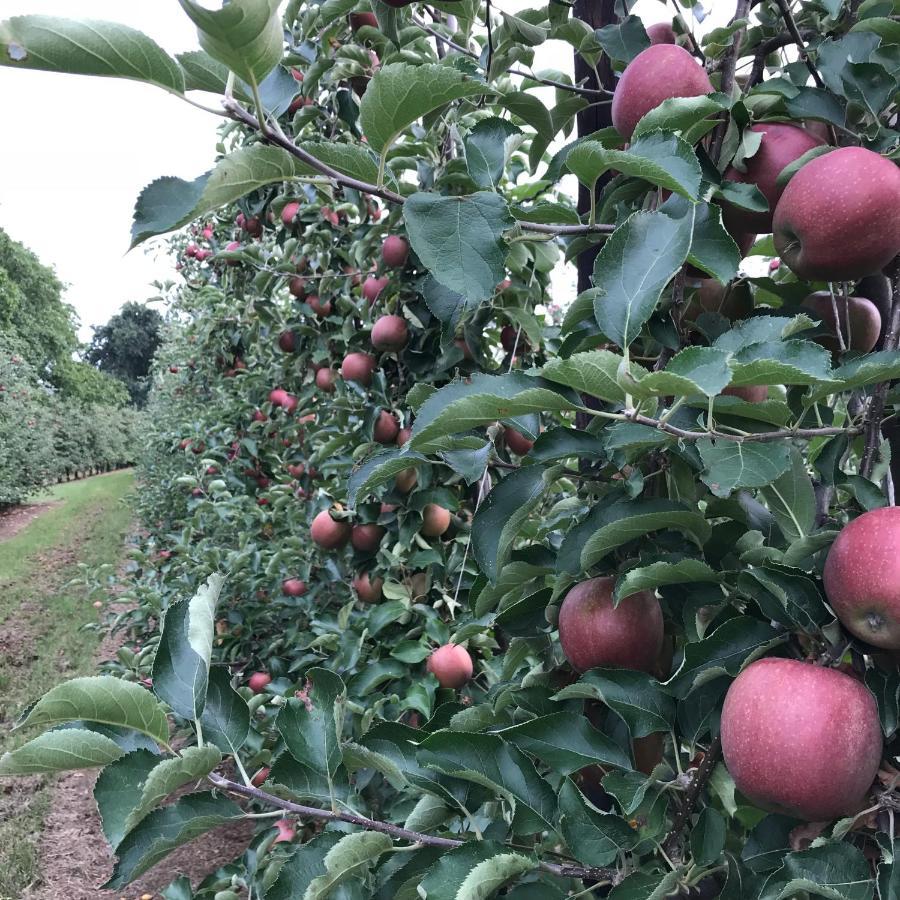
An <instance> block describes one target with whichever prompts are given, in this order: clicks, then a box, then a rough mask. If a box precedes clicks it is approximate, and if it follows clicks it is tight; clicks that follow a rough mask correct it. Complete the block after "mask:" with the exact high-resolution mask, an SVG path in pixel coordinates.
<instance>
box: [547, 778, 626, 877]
mask: <svg viewBox="0 0 900 900" xmlns="http://www.w3.org/2000/svg"><path fill="white" fill-rule="evenodd" d="M559 811H560V815H561V819H560V829H559V830H560V832H561V833H562V836H563V840H565V842H566V843H567V844H568V845H569V850H571V851H572V854H573V856H574V857H575V859H577V860H578V862H580V863H581V864H582V865H586V866H608V865H609V864H610V863H612V862H613V861H614V860H615V859H616V858H617V857H618V856H619V854H620V853H625V852H627V851H629V850H632V849H633V848H634V847H635V846H636V845H637V843H638V841H639V840H640V835H639V834H638V832H637V831H636V830H635V829H634V828H632V827H631V826H630V825H629V824H628V823H627V822H626V821H625V820H624V819H622V818H621V817H620V816H615V815H612V814H609V813H598V812H595V811H594V810H593V809H591V808H590V807H589V806H588V804H587V801H586V800H585V799H584V797H583V796H582V795H581V792H580V791H579V790H578V788H577V787H575V785H574V783H573V782H572V780H571V779H569V778H567V779H566V780H565V781H564V782H563V785H562V788H560V792H559Z"/></svg>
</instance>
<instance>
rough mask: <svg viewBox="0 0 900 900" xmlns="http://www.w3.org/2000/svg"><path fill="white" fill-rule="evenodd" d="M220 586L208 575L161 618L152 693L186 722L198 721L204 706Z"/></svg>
mask: <svg viewBox="0 0 900 900" xmlns="http://www.w3.org/2000/svg"><path fill="white" fill-rule="evenodd" d="M224 583H225V576H224V575H210V576H209V578H208V579H207V581H206V584H204V585H203V586H202V587H201V588H200V589H199V590H198V591H197V593H196V594H194V596H193V597H192V598H191V599H190V600H186V599H185V600H179V601H177V602H176V603H173V604H172V605H171V606H169V608H168V609H167V610H166V611H165V613H164V615H163V621H162V628H161V634H160V638H159V647H158V648H157V650H156V656H155V657H154V659H153V670H152V675H153V693H154V694H156V696H157V697H159V699H160V700H162V701H163V702H164V703H168V705H169V706H170V707H171V708H172V710H173V711H174V712H175V714H176V715H178V716H181V717H182V718H183V719H189V720H190V721H194V720H195V719H198V718H200V715H201V713H202V712H203V706H204V704H205V703H206V685H207V680H208V678H209V663H210V657H211V655H212V642H213V637H214V635H215V618H216V603H217V602H218V600H219V594H220V593H221V591H222V585H223V584H224Z"/></svg>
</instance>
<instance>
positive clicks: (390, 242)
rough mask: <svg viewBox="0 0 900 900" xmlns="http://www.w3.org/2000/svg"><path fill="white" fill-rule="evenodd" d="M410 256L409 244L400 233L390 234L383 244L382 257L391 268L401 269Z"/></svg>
mask: <svg viewBox="0 0 900 900" xmlns="http://www.w3.org/2000/svg"><path fill="white" fill-rule="evenodd" d="M408 257H409V244H408V243H407V242H406V240H405V239H404V238H402V237H400V236H399V235H396V234H389V235H388V236H387V237H386V238H385V239H384V243H383V244H382V245H381V258H382V259H383V260H384V264H385V265H386V266H388V267H389V268H391V269H401V268H403V266H405V265H406V260H407V259H408Z"/></svg>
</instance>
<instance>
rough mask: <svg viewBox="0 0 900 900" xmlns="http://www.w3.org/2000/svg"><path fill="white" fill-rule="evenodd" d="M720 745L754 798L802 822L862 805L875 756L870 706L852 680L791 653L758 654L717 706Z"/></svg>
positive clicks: (877, 745)
mask: <svg viewBox="0 0 900 900" xmlns="http://www.w3.org/2000/svg"><path fill="white" fill-rule="evenodd" d="M721 730H722V752H723V755H724V757H725V765H726V766H727V767H728V771H729V772H730V773H731V776H732V778H734V781H735V784H736V785H737V787H738V790H740V791H741V793H742V794H744V795H745V796H747V797H748V798H749V799H750V800H752V801H753V802H754V803H755V804H756V805H758V806H760V807H762V808H764V809H769V810H773V811H776V812H782V813H787V814H788V815H791V816H796V817H797V818H800V819H806V820H807V821H810V822H824V821H830V820H832V819H837V818H839V817H842V816H849V815H852V814H853V813H855V812H858V811H859V810H860V809H861V808H862V805H863V801H864V799H865V795H866V792H867V791H868V789H869V788H870V787H871V785H872V782H873V781H874V779H875V773H876V772H877V771H878V766H879V764H880V763H881V751H882V739H881V726H880V724H879V720H878V707H877V706H876V704H875V700H874V698H873V697H872V695H871V693H869V691H868V689H867V688H866V687H865V685H863V684H861V683H860V682H859V681H858V680H857V679H855V678H851V677H850V676H849V675H845V674H844V673H843V672H838V671H837V670H835V669H826V668H823V667H822V666H815V665H812V664H810V663H804V662H800V661H799V660H795V659H775V658H769V659H758V660H757V661H756V662H754V663H751V664H750V665H749V666H747V668H746V669H744V671H743V672H741V674H740V675H738V677H737V678H736V679H735V681H734V683H733V684H732V685H731V687H730V688H729V689H728V693H727V694H726V696H725V705H724V707H723V709H722V724H721Z"/></svg>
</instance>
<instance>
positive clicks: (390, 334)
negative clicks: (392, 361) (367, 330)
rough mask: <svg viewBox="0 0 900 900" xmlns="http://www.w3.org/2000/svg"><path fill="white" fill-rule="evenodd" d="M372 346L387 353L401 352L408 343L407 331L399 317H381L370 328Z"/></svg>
mask: <svg viewBox="0 0 900 900" xmlns="http://www.w3.org/2000/svg"><path fill="white" fill-rule="evenodd" d="M371 340H372V346H373V347H374V348H375V349H376V350H383V351H386V352H389V353H393V352H396V351H398V350H402V349H403V348H404V347H405V346H406V344H407V342H408V341H409V329H408V328H407V327H406V320H405V319H403V318H402V317H401V316H381V318H379V319H377V320H376V322H375V324H374V325H373V326H372V335H371Z"/></svg>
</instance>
